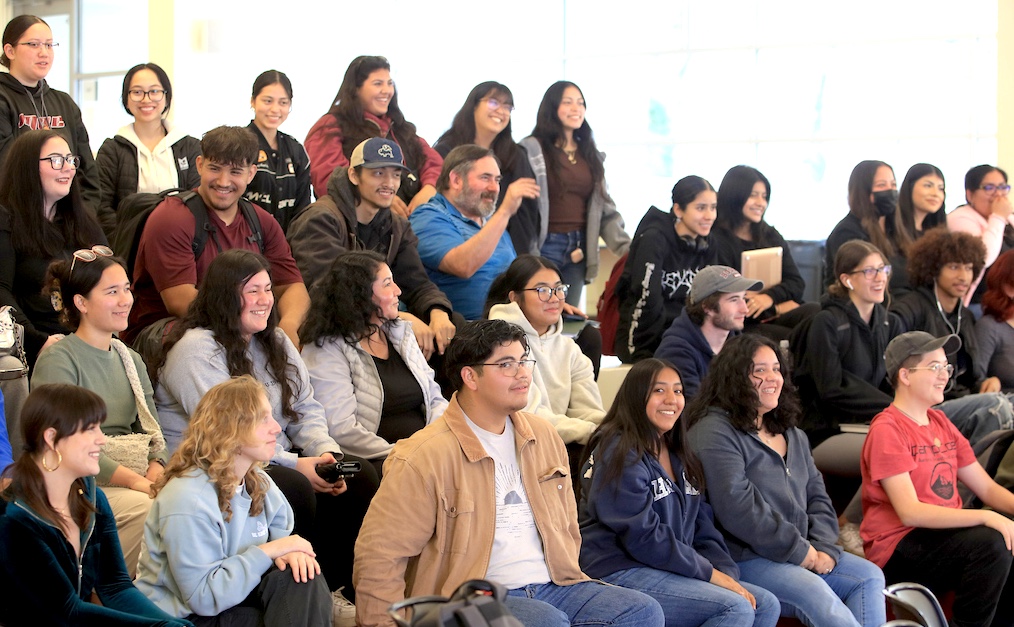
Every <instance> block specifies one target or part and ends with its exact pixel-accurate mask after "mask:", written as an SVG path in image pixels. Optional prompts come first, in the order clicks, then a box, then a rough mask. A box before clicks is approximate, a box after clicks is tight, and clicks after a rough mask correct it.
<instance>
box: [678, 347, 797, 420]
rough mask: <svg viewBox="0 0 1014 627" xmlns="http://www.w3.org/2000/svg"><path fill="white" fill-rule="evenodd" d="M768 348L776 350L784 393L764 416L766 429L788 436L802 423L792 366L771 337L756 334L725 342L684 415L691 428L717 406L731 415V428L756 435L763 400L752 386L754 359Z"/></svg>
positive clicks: (782, 392)
mask: <svg viewBox="0 0 1014 627" xmlns="http://www.w3.org/2000/svg"><path fill="white" fill-rule="evenodd" d="M765 346H766V347H767V348H770V349H771V350H772V351H774V353H775V357H776V358H777V359H778V366H779V369H780V370H781V373H782V379H784V383H783V384H782V391H781V394H779V395H778V407H776V408H775V409H773V410H772V411H769V412H767V413H766V414H764V417H763V419H762V420H763V422H764V428H765V429H767V430H768V431H769V432H771V433H785V432H786V431H787V430H788V429H789V428H791V427H794V426H796V425H797V424H799V420H800V417H801V416H802V409H801V406H800V404H799V397H798V396H797V394H796V389H795V387H793V385H792V373H791V372H789V364H788V362H786V361H785V357H784V356H783V355H782V352H781V351H780V350H779V349H778V346H777V345H776V344H775V343H774V342H773V341H771V340H769V339H768V338H766V337H764V336H762V335H757V334H755V333H744V334H742V335H737V336H736V337H734V338H732V339H730V340H729V341H728V342H726V343H725V346H723V347H722V350H721V351H720V352H719V353H718V355H716V356H715V358H714V359H713V360H711V366H710V367H709V368H708V374H707V376H706V377H704V381H703V382H701V389H700V391H699V392H698V393H697V396H695V397H694V400H693V401H691V402H690V405H689V406H687V408H686V410H685V411H684V412H683V413H684V414H686V415H687V416H688V419H689V424H688V425H687V428H688V429H689V428H690V427H693V426H694V425H695V424H697V423H698V422H699V421H700V420H701V419H702V418H704V416H705V415H706V414H707V413H708V410H709V409H711V408H713V407H717V408H719V409H724V410H725V411H726V412H728V414H729V422H730V423H732V426H734V427H736V428H737V429H739V430H740V431H742V432H744V433H756V432H757V411H758V410H759V409H760V397H758V396H757V388H756V387H754V383H753V358H754V355H756V354H757V351H758V350H760V349H761V348H763V347H765Z"/></svg>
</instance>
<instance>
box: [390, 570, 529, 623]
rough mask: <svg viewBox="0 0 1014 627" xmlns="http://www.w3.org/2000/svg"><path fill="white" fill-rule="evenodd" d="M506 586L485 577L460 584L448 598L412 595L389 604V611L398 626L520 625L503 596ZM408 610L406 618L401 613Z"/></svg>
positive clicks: (505, 592)
mask: <svg viewBox="0 0 1014 627" xmlns="http://www.w3.org/2000/svg"><path fill="white" fill-rule="evenodd" d="M506 595H507V589H506V588H504V587H503V586H502V585H500V584H498V583H495V582H492V581H487V580H485V579H471V580H469V581H466V582H465V583H463V584H461V586H459V587H458V589H457V590H455V591H454V594H452V595H451V598H449V599H448V598H446V597H441V596H422V597H413V598H411V599H405V600H404V601H399V602H398V603H395V604H394V605H392V606H391V608H390V609H389V610H388V615H390V617H391V618H393V619H394V622H395V624H396V625H397V626H398V627H523V626H522V623H521V621H519V620H518V619H517V618H515V617H514V615H513V614H511V612H510V610H508V609H507V606H506V605H504V603H503V599H504V597H505V596H506ZM404 610H409V614H410V616H409V618H408V619H407V620H406V618H405V617H404V616H403V615H402V612H403V611H404Z"/></svg>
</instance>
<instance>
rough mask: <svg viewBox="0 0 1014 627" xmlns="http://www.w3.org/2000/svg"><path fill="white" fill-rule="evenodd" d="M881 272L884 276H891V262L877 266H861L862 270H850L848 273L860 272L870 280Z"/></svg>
mask: <svg viewBox="0 0 1014 627" xmlns="http://www.w3.org/2000/svg"><path fill="white" fill-rule="evenodd" d="M881 273H883V275H884V276H885V277H888V276H891V264H887V265H886V266H880V267H879V268H863V269H862V270H853V271H852V272H849V274H862V275H863V276H864V277H866V278H867V280H870V281H872V280H873V279H875V278H877V275H878V274H881Z"/></svg>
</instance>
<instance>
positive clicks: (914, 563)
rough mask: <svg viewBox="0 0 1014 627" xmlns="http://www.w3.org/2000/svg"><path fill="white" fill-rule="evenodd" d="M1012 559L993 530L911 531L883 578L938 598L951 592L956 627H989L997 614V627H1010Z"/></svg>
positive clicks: (903, 539) (983, 527) (895, 551)
mask: <svg viewBox="0 0 1014 627" xmlns="http://www.w3.org/2000/svg"><path fill="white" fill-rule="evenodd" d="M1012 560H1014V557H1012V556H1011V552H1010V551H1009V550H1007V547H1006V545H1005V544H1004V541H1003V536H1001V535H1000V532H998V531H996V530H995V529H990V528H989V527H985V526H981V525H980V526H978V527H966V528H960V529H913V530H912V531H910V532H909V533H908V535H906V536H905V537H904V538H902V539H901V542H899V543H898V546H897V548H895V549H894V554H893V555H891V559H889V560H887V564H886V565H884V578H885V579H886V580H887V583H889V584H891V583H899V582H903V581H912V582H915V583H921V584H923V585H924V586H926V587H928V588H929V589H930V590H932V591H933V593H934V594H936V595H937V596H938V597H939V596H941V595H942V594H944V593H946V592H948V591H951V590H953V591H954V607H953V609H954V618H953V620H952V622H951V624H952V625H954V626H955V627H972V626H973V625H978V626H982V627H986V626H988V625H990V624H991V622H992V621H993V620H994V618H993V615H994V612H996V620H995V622H993V624H995V625H1010V624H1012V623H1011V622H1010V621H1011V618H1012V617H1011V614H1010V605H1011V601H1012V599H1011V595H1014V589H1011V586H1010V585H1009V580H1008V578H1009V574H1010V569H1011V562H1012ZM1001 595H1002V598H1001ZM998 604H999V607H998Z"/></svg>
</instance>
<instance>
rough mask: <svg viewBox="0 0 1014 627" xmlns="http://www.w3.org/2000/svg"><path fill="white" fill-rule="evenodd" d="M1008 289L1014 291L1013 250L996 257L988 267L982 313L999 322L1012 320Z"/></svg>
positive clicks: (1012, 304)
mask: <svg viewBox="0 0 1014 627" xmlns="http://www.w3.org/2000/svg"><path fill="white" fill-rule="evenodd" d="M1008 289H1014V250H1008V251H1007V252H1005V253H1003V254H1002V255H1000V256H999V257H997V258H996V261H994V262H993V265H991V266H990V267H989V274H987V275H986V293H985V294H983V295H982V312H983V313H984V314H987V315H990V316H993V317H994V318H996V319H997V320H999V321H1001V322H1004V321H1007V320H1010V319H1011V318H1014V298H1011V297H1009V296H1007V290H1008Z"/></svg>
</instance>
